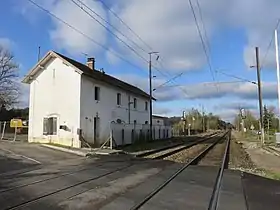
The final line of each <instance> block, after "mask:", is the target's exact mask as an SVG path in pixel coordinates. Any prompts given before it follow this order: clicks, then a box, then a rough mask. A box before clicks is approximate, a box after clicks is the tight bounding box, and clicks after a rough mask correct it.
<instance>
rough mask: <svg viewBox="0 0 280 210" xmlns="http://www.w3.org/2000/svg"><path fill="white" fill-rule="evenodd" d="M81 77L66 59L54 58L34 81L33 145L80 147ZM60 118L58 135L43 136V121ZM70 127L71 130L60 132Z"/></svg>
mask: <svg viewBox="0 0 280 210" xmlns="http://www.w3.org/2000/svg"><path fill="white" fill-rule="evenodd" d="M80 82H81V75H80V74H79V73H77V72H75V71H74V69H73V68H72V67H70V66H67V65H66V64H64V63H63V61H62V60H60V59H58V58H54V59H53V61H52V62H49V63H48V65H46V66H45V68H44V70H43V71H42V72H41V73H40V74H39V76H37V78H35V80H33V82H32V83H31V86H30V101H29V103H30V105H29V110H30V111H29V131H28V139H29V141H30V142H51V143H60V144H64V145H69V146H74V147H80V141H79V140H78V135H77V128H79V127H80V124H79V123H80V103H79V102H80V86H81V83H80ZM52 115H54V116H57V117H58V120H57V126H58V128H57V135H55V136H46V135H43V118H44V117H48V116H52ZM62 124H63V125H67V127H68V128H69V129H70V130H69V131H65V130H61V129H59V125H62Z"/></svg>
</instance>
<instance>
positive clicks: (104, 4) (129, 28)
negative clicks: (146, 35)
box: [93, 0, 153, 51]
mask: <svg viewBox="0 0 280 210" xmlns="http://www.w3.org/2000/svg"><path fill="white" fill-rule="evenodd" d="M93 1H95V0H93ZM99 1H100V2H101V3H102V4H103V6H104V7H105V8H106V9H107V10H108V11H109V12H111V13H112V14H113V15H114V16H115V17H116V18H117V19H118V20H119V21H120V22H121V23H122V24H123V25H124V26H126V27H127V28H128V30H129V31H130V32H132V33H133V34H134V35H135V36H136V37H137V38H138V39H139V40H140V41H142V43H143V44H144V45H146V47H148V48H149V50H151V51H153V49H152V47H151V46H150V45H149V44H147V42H145V41H144V40H143V39H142V38H141V37H140V36H139V35H138V34H137V33H136V32H135V31H134V30H133V29H132V28H131V27H130V26H129V25H128V24H127V23H125V21H124V20H123V19H122V18H120V17H119V16H118V15H117V14H116V13H115V12H114V11H113V10H112V9H111V8H110V7H109V6H108V5H107V4H106V3H105V2H104V1H103V0H99Z"/></svg>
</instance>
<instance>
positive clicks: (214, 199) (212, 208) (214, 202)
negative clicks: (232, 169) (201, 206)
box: [208, 132, 231, 210]
mask: <svg viewBox="0 0 280 210" xmlns="http://www.w3.org/2000/svg"><path fill="white" fill-rule="evenodd" d="M230 139H231V133H230V132H229V133H228V135H227V142H226V147H225V152H224V156H223V161H222V164H221V166H220V168H219V172H218V175H217V178H216V182H215V186H214V189H213V192H212V196H211V199H210V203H209V206H208V210H216V209H217V206H218V202H219V195H220V189H221V184H222V179H223V175H224V170H225V169H226V168H228V158H229V146H230Z"/></svg>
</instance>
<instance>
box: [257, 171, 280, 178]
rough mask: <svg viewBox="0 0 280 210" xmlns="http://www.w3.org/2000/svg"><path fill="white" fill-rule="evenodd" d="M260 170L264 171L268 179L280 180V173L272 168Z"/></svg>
mask: <svg viewBox="0 0 280 210" xmlns="http://www.w3.org/2000/svg"><path fill="white" fill-rule="evenodd" d="M260 171H262V176H263V177H265V178H268V179H274V180H279V181H280V174H279V173H276V172H273V171H270V170H266V169H260Z"/></svg>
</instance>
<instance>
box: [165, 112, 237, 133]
mask: <svg viewBox="0 0 280 210" xmlns="http://www.w3.org/2000/svg"><path fill="white" fill-rule="evenodd" d="M182 117H183V116H182ZM182 117H171V118H169V123H170V124H171V125H172V127H173V130H175V131H177V132H178V133H180V134H181V133H182V132H186V129H188V126H190V129H191V130H192V133H198V132H203V131H207V130H224V129H226V128H228V127H230V128H231V127H232V125H231V124H230V123H227V122H225V121H223V120H221V119H220V117H219V116H218V115H214V114H213V113H208V114H206V113H203V112H200V111H199V110H198V109H192V110H191V111H189V112H187V113H186V116H185V120H183V119H182Z"/></svg>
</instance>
